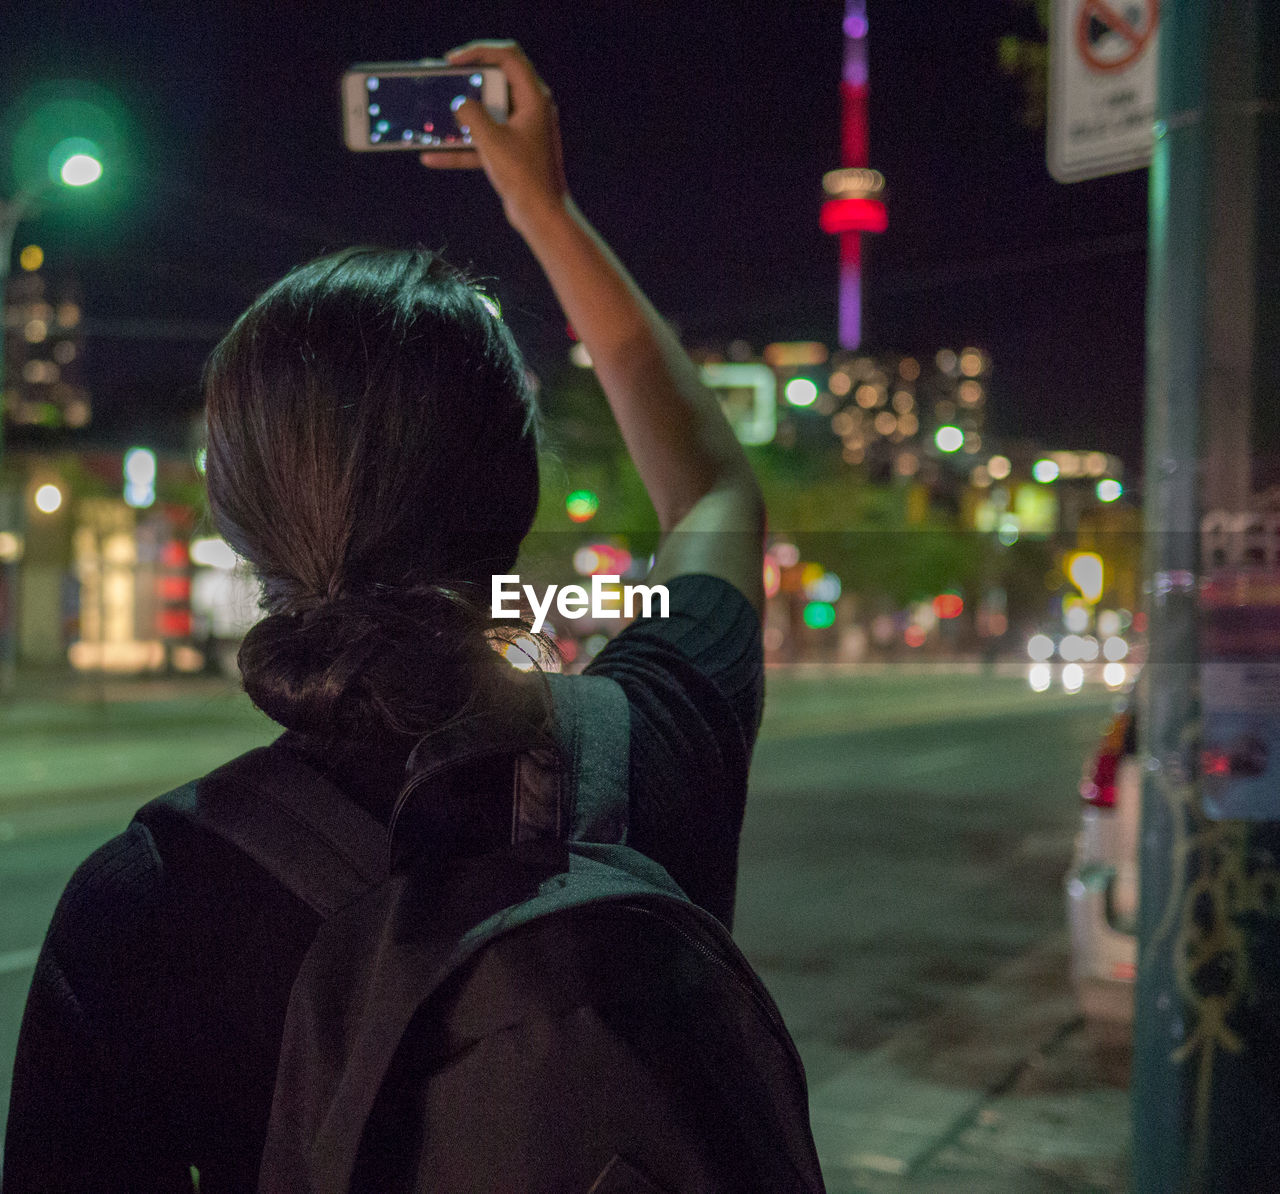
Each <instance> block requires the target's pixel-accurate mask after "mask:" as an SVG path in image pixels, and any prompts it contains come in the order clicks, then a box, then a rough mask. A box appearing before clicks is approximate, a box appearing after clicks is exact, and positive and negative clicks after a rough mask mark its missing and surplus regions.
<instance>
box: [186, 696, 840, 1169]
mask: <svg viewBox="0 0 1280 1194" xmlns="http://www.w3.org/2000/svg"><path fill="white" fill-rule="evenodd" d="M548 680H549V682H550V685H551V689H552V696H553V702H554V708H555V731H554V733H555V739H556V747H557V748H558V749H557V750H555V751H551V750H547V749H543V750H541V751H539V750H532V751H527V752H526V753H524V754H521V755H520V756H519V758H518V760H517V763H516V768H515V775H516V780H515V791H514V794H513V812H512V840H511V844H510V845H509V846H508V847H505V848H503V849H501V850H496V851H494V852H492V853H489V854H485V855H482V856H475V857H462V858H457V857H441V856H439V855H430V854H424V855H419V856H415V857H414V858H412V859H410V860H408V861H403V862H398V863H397V864H396V865H392V864H391V857H392V855H391V849H390V843H391V841H393V840H394V829H395V822H394V818H393V824H392V833H391V834H390V835H389V834H388V830H387V829H386V828H385V827H384V826H382V825H381V824H379V823H378V822H377V821H376V820H375V819H374V818H373V817H372V816H370V815H369V814H368V813H366V812H365V811H364V810H363V809H362V808H361V807H360V806H358V805H357V804H355V803H354V802H353V801H351V800H349V799H348V798H347V797H345V796H344V795H343V794H342V793H341V792H339V791H338V790H337V789H336V788H335V787H333V786H332V785H330V784H329V783H328V782H327V781H326V780H325V779H324V778H323V777H321V776H320V775H319V774H317V773H316V772H314V771H312V770H311V769H310V768H308V767H307V766H306V765H305V764H304V763H303V762H302V761H301V760H297V759H294V758H293V757H292V756H291V755H289V754H288V752H285V751H279V750H275V751H273V750H271V749H270V748H263V749H261V750H259V751H253V752H250V754H249V755H246V756H242V757H241V758H240V759H237V760H235V761H233V762H232V763H230V764H227V765H226V766H225V767H223V768H220V769H219V770H218V771H215V772H213V773H211V774H210V775H209V776H206V777H205V779H204V780H202V781H200V783H199V784H198V785H197V787H196V792H195V800H194V802H192V803H190V804H189V805H188V806H187V808H186V809H185V810H184V815H186V816H187V817H188V818H189V819H192V820H194V821H196V822H197V823H199V824H202V825H204V826H205V827H206V828H209V829H212V830H213V831H214V832H216V833H218V834H219V835H220V836H222V837H224V838H226V839H227V840H229V841H231V842H232V843H233V844H235V845H236V846H238V847H239V848H240V849H242V850H244V851H245V852H246V853H247V854H249V855H250V857H252V858H253V859H254V860H255V861H256V862H258V863H259V865H261V866H263V867H264V868H265V869H266V870H267V871H268V872H269V873H270V874H272V875H273V876H274V877H275V878H276V879H277V880H278V881H279V882H281V883H282V884H283V885H284V886H285V887H286V888H288V889H289V890H290V891H291V892H293V893H294V894H295V895H296V896H298V897H299V898H300V899H302V900H303V901H304V902H305V903H306V904H308V905H309V906H310V907H311V908H313V909H314V910H315V911H317V912H318V913H319V914H320V915H321V917H322V923H321V926H320V929H319V931H318V933H317V936H316V938H315V940H314V942H313V943H312V945H311V946H310V948H309V950H308V952H307V954H306V956H305V957H304V959H303V963H302V967H301V969H300V971H299V973H298V975H297V978H296V979H295V981H294V985H293V988H292V992H291V995H290V1000H289V1007H288V1013H287V1017H286V1022H285V1031H284V1039H283V1042H282V1046H281V1053H280V1060H279V1063H278V1068H277V1074H276V1085H275V1092H274V1100H273V1104H272V1108H271V1119H270V1124H269V1127H268V1134H267V1143H266V1148H265V1151H264V1154H263V1158H262V1166H261V1171H260V1177H259V1190H260V1192H261V1194H285V1192H288V1194H348V1192H361V1194H363V1192H374V1191H376V1192H377V1194H392V1192H396V1194H401V1192H403V1194H425V1192H426V1191H432V1192H438V1194H455V1192H463V1191H475V1192H476V1194H497V1192H503V1194H505V1192H508V1191H510V1192H517V1191H519V1192H522V1194H524V1192H528V1194H579V1192H581V1194H686V1192H688V1194H719V1192H724V1194H730V1192H732V1194H744V1192H747V1191H762V1192H763V1191H768V1192H770V1194H781V1192H784V1191H821V1190H822V1189H823V1184H822V1177H821V1174H820V1171H819V1168H818V1160H817V1155H816V1152H815V1150H814V1145H813V1138H812V1135H811V1132H810V1128H809V1114H808V1097H807V1091H806V1086H805V1076H804V1069H803V1066H802V1064H801V1061H800V1057H799V1055H798V1053H797V1052H796V1049H795V1046H794V1044H793V1043H792V1040H791V1038H790V1036H789V1035H788V1033H787V1030H786V1028H785V1026H784V1025H783V1023H782V1019H781V1017H780V1015H779V1014H778V1010H777V1008H776V1006H775V1005H774V1002H773V1000H772V999H771V998H770V996H769V994H768V992H767V991H766V990H765V988H764V986H763V984H762V983H761V982H760V980H759V978H758V977H757V976H756V975H755V973H754V972H753V970H752V969H751V966H750V965H749V963H748V962H747V961H746V959H745V958H744V957H743V956H742V954H741V953H740V952H739V950H738V949H737V947H736V946H735V945H734V943H733V941H732V939H731V938H730V936H729V934H728V932H727V931H726V930H725V929H724V927H723V926H722V925H721V924H720V922H719V921H718V920H716V919H715V917H713V916H712V915H711V914H710V913H708V912H706V911H704V910H703V909H701V908H699V907H697V906H696V905H694V904H693V903H691V902H690V901H689V900H688V898H687V897H686V896H685V895H684V894H683V892H681V890H680V888H679V887H678V886H677V885H676V884H675V882H674V881H673V880H672V879H671V878H670V876H669V875H668V874H667V873H666V871H665V870H664V869H663V868H662V867H661V866H659V865H658V864H657V863H656V862H654V861H652V860H651V859H649V858H647V857H645V856H643V855H641V854H640V853H638V852H637V851H635V850H633V849H631V848H630V847H628V846H627V845H626V844H625V839H626V827H627V808H628V805H627V767H628V762H627V760H628V734H629V710H628V707H627V704H626V698H625V696H624V695H623V693H622V690H621V688H619V686H618V685H617V684H616V683H614V682H613V681H611V680H607V679H604V678H602V677H574V678H572V679H571V680H570V679H566V678H564V677H560V676H550V677H548ZM491 730H492V727H490V728H489V729H488V730H486V728H485V727H484V726H483V724H473V723H463V724H462V725H460V726H454V727H450V728H449V729H448V730H446V731H444V732H442V733H441V734H437V735H433V736H430V737H428V738H427V739H424V740H423V742H422V743H421V744H420V745H419V747H418V749H417V750H416V751H415V757H414V758H413V759H411V767H412V768H413V773H414V775H415V776H416V779H415V783H418V782H421V783H422V784H424V785H427V788H428V793H429V785H430V782H431V780H432V779H433V778H436V777H438V776H440V775H442V774H443V773H444V772H446V771H448V770H449V769H451V768H455V767H458V766H460V765H463V764H465V763H466V762H467V761H469V760H474V759H476V758H478V757H481V756H482V755H483V754H485V753H492V752H494V751H495V750H498V749H501V750H502V751H503V752H504V753H511V751H512V745H511V743H510V742H509V741H508V742H505V743H503V742H501V741H499V742H495V741H494V740H493V738H492V734H491Z"/></svg>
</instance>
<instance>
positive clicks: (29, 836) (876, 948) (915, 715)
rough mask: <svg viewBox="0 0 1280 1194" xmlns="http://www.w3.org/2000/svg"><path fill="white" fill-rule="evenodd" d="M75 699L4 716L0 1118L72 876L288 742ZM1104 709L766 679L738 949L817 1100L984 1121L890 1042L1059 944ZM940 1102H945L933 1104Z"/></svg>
mask: <svg viewBox="0 0 1280 1194" xmlns="http://www.w3.org/2000/svg"><path fill="white" fill-rule="evenodd" d="M138 691H139V690H137V689H129V688H128V687H126V688H124V689H122V690H121V693H122V694H123V695H131V696H134V697H136V696H137V694H138ZM80 695H81V698H82V699H79V700H75V701H65V700H64V701H54V700H46V701H39V700H33V701H27V702H21V703H19V704H16V705H13V706H10V707H8V708H6V709H3V710H0V749H3V751H4V758H5V764H4V770H3V774H2V775H0V906H3V907H4V908H5V909H6V915H5V917H4V918H3V920H2V921H0V1075H3V1077H2V1078H0V1082H3V1085H2V1086H0V1111H3V1112H6V1113H7V1103H8V1075H9V1073H10V1070H11V1067H12V1057H13V1049H14V1045H15V1041H16V1036H17V1028H18V1020H19V1017H20V1015H21V1006H22V1000H23V998H24V995H25V990H26V986H27V984H28V983H29V981H30V974H31V966H32V964H33V962H34V957H35V950H36V948H37V947H38V945H39V942H40V940H41V937H42V935H43V932H44V928H45V926H46V925H47V923H48V920H49V917H50V915H51V913H52V910H53V907H54V904H55V903H56V900H57V896H58V893H59V891H60V889H61V887H62V885H63V884H64V883H65V882H66V880H67V878H68V877H69V875H70V873H71V871H72V870H73V869H74V867H75V865H76V864H77V862H78V861H79V860H80V859H82V858H83V857H84V856H85V855H86V854H88V853H89V852H90V851H91V850H92V849H93V848H94V847H95V846H96V845H97V844H98V843H99V842H100V841H102V840H104V839H105V838H106V837H107V836H109V835H110V834H111V833H113V832H115V831H117V830H118V829H119V828H121V827H122V826H123V825H124V824H125V822H126V821H127V820H128V816H129V814H130V811H131V810H132V809H133V808H134V807H136V806H137V804H139V803H140V802H141V801H143V800H145V799H147V798H148V797H149V796H151V795H154V794H156V793H158V792H160V791H163V790H165V789H166V788H168V787H172V786H175V785H176V784H178V783H181V782H183V781H185V780H186V779H188V778H190V777H192V776H193V775H197V774H200V773H201V772H202V771H204V770H207V769H208V768H210V767H212V766H214V765H216V764H217V763H218V762H220V761H222V760H224V759H226V758H228V757H230V756H231V755H233V754H235V753H238V752H239V751H242V750H246V749H249V748H250V747H252V746H254V745H257V744H259V743H261V742H263V741H266V740H268V739H269V738H270V737H271V735H272V733H273V729H272V727H271V725H270V723H268V722H266V720H265V719H263V718H261V717H260V715H258V714H257V713H256V712H255V711H254V710H252V708H250V707H249V706H248V704H247V701H246V700H245V699H244V698H243V696H239V695H237V694H233V693H230V692H227V691H225V690H223V689H220V688H212V687H210V688H201V689H200V690H198V691H197V692H195V693H194V694H188V695H186V696H182V697H175V696H174V695H173V694H172V693H166V692H158V693H154V694H152V699H149V700H139V699H132V700H126V701H111V700H108V701H106V702H105V703H100V704H99V703H95V702H94V701H92V700H85V699H83V695H84V694H80ZM107 695H108V696H111V695H113V694H110V693H108V694H107ZM116 695H120V694H116ZM1111 700H1112V698H1111V697H1110V696H1109V695H1108V694H1106V693H1105V692H1103V691H1102V690H1089V689H1086V691H1085V692H1083V693H1080V694H1076V695H1067V694H1063V693H1060V692H1050V693H1045V694H1034V693H1032V692H1031V691H1030V690H1029V689H1028V687H1027V685H1026V683H1025V681H1024V680H1022V679H1020V678H1019V677H1016V676H991V675H986V674H983V673H979V672H976V671H974V672H970V673H957V672H932V673H931V672H927V671H921V672H914V673H912V672H908V671H905V670H904V669H902V668H894V667H886V668H883V669H875V668H860V669H853V670H846V671H833V670H824V669H813V670H805V669H796V670H787V671H784V670H778V671H771V672H770V675H769V695H768V700H767V712H766V716H765V723H764V727H763V730H762V735H761V740H760V743H759V745H758V747H757V752H756V758H755V762H754V765H753V770H752V783H751V798H750V802H749V806H748V814H747V822H746V826H745V830H744V836H743V846H742V866H741V877H740V882H739V895H738V912H737V923H736V926H735V936H736V937H737V939H738V941H739V943H740V945H741V946H742V948H743V949H744V951H745V952H746V953H747V955H748V956H749V957H750V958H751V959H752V961H753V962H754V963H755V964H756V966H757V967H758V968H759V970H760V972H761V974H762V976H763V977H764V979H765V981H766V983H767V984H768V986H769V988H770V989H771V990H772V991H773V993H774V995H775V997H776V999H777V1000H778V1003H779V1005H780V1007H781V1009H782V1011H783V1014H784V1016H785V1017H786V1019H787V1022H788V1024H789V1026H790V1028H791V1030H792V1032H793V1034H794V1036H795V1038H796V1040H797V1044H798V1045H799V1048H800V1051H801V1054H802V1056H803V1058H804V1061H805V1065H806V1069H807V1072H808V1076H809V1080H810V1087H811V1090H812V1091H814V1092H815V1098H819V1096H821V1098H829V1099H834V1100H836V1101H837V1102H838V1101H839V1099H844V1100H845V1102H846V1103H847V1102H848V1100H849V1098H850V1097H852V1096H850V1095H849V1094H848V1091H849V1090H853V1089H854V1088H857V1089H858V1090H862V1089H863V1088H868V1084H870V1085H871V1087H874V1089H875V1090H877V1091H879V1090H881V1089H882V1088H883V1087H884V1083H885V1082H886V1081H889V1080H892V1081H897V1082H904V1081H909V1082H910V1083H914V1084H915V1085H913V1086H912V1087H911V1091H913V1092H915V1093H914V1094H913V1095H912V1097H917V1096H918V1095H919V1092H918V1091H917V1090H916V1087H917V1086H918V1085H919V1082H920V1081H921V1080H923V1078H928V1079H929V1081H931V1082H933V1083H934V1086H930V1087H929V1097H930V1098H931V1099H933V1100H934V1103H936V1104H937V1111H936V1117H937V1118H938V1123H939V1124H942V1123H943V1121H945V1122H946V1124H948V1125H950V1126H949V1127H946V1128H945V1130H944V1128H943V1127H938V1128H937V1131H938V1132H939V1133H942V1134H943V1135H945V1134H946V1132H951V1133H952V1135H954V1134H955V1133H954V1131H953V1128H954V1127H955V1125H956V1124H957V1123H960V1122H961V1121H963V1120H964V1119H965V1117H966V1116H968V1117H969V1118H972V1115H971V1113H970V1111H969V1110H967V1108H969V1107H970V1105H971V1104H972V1102H973V1091H972V1090H970V1089H969V1088H968V1087H967V1086H966V1085H965V1083H964V1082H955V1081H952V1080H951V1079H950V1078H945V1080H944V1079H939V1078H938V1075H937V1074H936V1073H933V1072H932V1071H931V1070H930V1065H931V1064H932V1065H933V1070H936V1069H937V1058H934V1059H933V1061H932V1062H930V1060H929V1059H927V1058H916V1059H915V1061H911V1060H910V1059H908V1062H907V1063H903V1062H902V1059H901V1057H900V1056H899V1057H898V1059H897V1060H896V1061H894V1062H893V1066H894V1067H895V1068H894V1069H893V1075H891V1078H888V1079H887V1078H886V1077H885V1075H884V1074H882V1073H881V1072H880V1070H879V1069H877V1068H876V1067H883V1066H885V1065H888V1064H889V1063H888V1062H887V1061H886V1060H885V1059H886V1058H887V1057H889V1054H888V1053H886V1050H888V1049H892V1048H893V1047H895V1042H897V1043H898V1046H899V1053H900V1052H901V1049H900V1046H901V1043H902V1042H903V1041H910V1040H914V1041H917V1042H926V1041H929V1040H931V1039H933V1038H934V1037H936V1035H937V1033H938V1031H939V1029H938V1025H939V1023H940V1022H942V1021H945V1020H946V1017H947V1016H948V1015H949V1014H952V1015H954V1014H955V1012H956V1009H960V1008H965V1007H972V1006H975V1003H974V1001H975V999H978V998H979V997H980V998H981V999H985V1000H986V1001H987V1004H988V1005H989V1006H996V1004H998V1001H999V998H1000V996H999V991H1000V990H1001V984H1002V983H1004V984H1005V985H1006V986H1008V983H1009V981H1010V980H1009V979H1008V977H1007V976H1008V975H1009V974H1010V973H1012V972H1013V969H1016V968H1017V967H1018V966H1019V965H1023V963H1022V962H1021V961H1020V960H1021V959H1026V958H1028V957H1034V956H1036V955H1035V951H1036V950H1037V949H1038V948H1040V947H1042V946H1043V945H1044V943H1045V942H1053V941H1055V940H1058V939H1059V938H1060V936H1061V929H1062V922H1063V913H1062V895H1061V880H1062V875H1063V873H1064V871H1065V870H1066V867H1067V863H1068V858H1069V854H1070V847H1071V840H1072V836H1073V834H1074V832H1075V828H1076V825H1077V821H1078V815H1079V814H1078V798H1077V796H1076V794H1075V787H1076V783H1077V781H1078V778H1079V774H1080V766H1081V760H1082V758H1083V756H1084V754H1085V752H1086V751H1087V750H1088V749H1089V748H1090V747H1091V746H1092V745H1093V744H1094V742H1095V741H1096V738H1097V736H1098V734H1099V731H1100V729H1101V726H1102V725H1103V724H1104V722H1105V719H1106V716H1107V710H1108V708H1109V706H1110V702H1111ZM1051 965H1052V967H1053V968H1055V969H1057V970H1060V969H1061V959H1060V958H1055V960H1054V961H1053V962H1052V964H1051ZM1011 968H1013V969H1011ZM1056 981H1057V984H1058V987H1059V988H1060V987H1061V986H1062V984H1061V981H1060V975H1059V976H1057V978H1056ZM1055 989H1057V988H1055ZM992 1000H995V1001H996V1004H992V1003H991V1001H992ZM1001 1006H1002V1005H1001ZM1046 1027H1051V1025H1049V1026H1040V1027H1039V1028H1038V1030H1040V1031H1043V1030H1045V1028H1046ZM953 1043H954V1042H953ZM921 1047H923V1046H921ZM981 1048H982V1051H983V1056H984V1058H985V1059H986V1061H985V1062H984V1064H985V1065H986V1066H987V1069H988V1070H990V1067H991V1066H993V1065H994V1066H996V1067H997V1069H998V1067H999V1065H1001V1064H1005V1060H1002V1057H1003V1055H1002V1054H1000V1050H999V1049H993V1047H992V1046H991V1044H990V1042H987V1043H986V1044H983V1045H982V1047H981ZM1010 1048H1013V1046H1010ZM1011 1056H1012V1055H1011ZM904 1064H905V1069H904ZM978 1069H979V1070H982V1066H979V1067H978ZM983 1072H986V1071H983ZM991 1073H993V1074H994V1073H996V1071H995V1070H991ZM904 1074H906V1075H907V1076H906V1077H904V1076H903V1075H904ZM930 1074H932V1077H930ZM922 1076H923V1078H922ZM986 1082H987V1079H985V1078H980V1077H974V1078H972V1081H971V1082H970V1085H975V1084H976V1085H981V1084H983V1083H986ZM935 1087H937V1088H938V1089H943V1088H945V1091H944V1094H945V1095H946V1097H942V1098H941V1101H940V1102H939V1101H938V1098H937V1097H935V1095H936V1091H935ZM841 1091H843V1092H844V1093H843V1094H841V1093H840V1092H841ZM823 1092H826V1093H823ZM858 1097H861V1096H860V1095H859V1096H858ZM966 1099H967V1100H968V1101H966ZM834 1105H835V1104H834V1103H833V1106H834ZM957 1108H958V1109H959V1110H957ZM815 1114H816V1112H815ZM833 1114H834V1113H833ZM839 1114H840V1115H843V1116H844V1117H845V1118H844V1119H843V1120H842V1121H841V1122H844V1123H848V1122H853V1121H852V1120H850V1119H849V1115H851V1114H853V1113H851V1112H849V1113H846V1112H845V1111H841V1112H840V1113H839ZM857 1114H858V1115H862V1114H863V1112H861V1111H859V1112H857ZM948 1117H949V1118H948ZM837 1118H838V1117H837ZM2 1122H3V1120H2V1119H0V1123H2ZM833 1122H835V1121H834V1120H833ZM857 1122H858V1123H859V1124H861V1123H862V1122H863V1121H862V1120H861V1119H859V1120H858V1121H857ZM872 1128H874V1125H872ZM872 1128H868V1131H871V1130H872ZM833 1130H834V1129H833ZM933 1130H934V1128H932V1127H930V1128H929V1131H933ZM817 1131H818V1128H817V1123H816V1121H815V1133H817ZM921 1131H924V1129H921ZM872 1135H874V1131H872ZM940 1138H941V1137H940ZM895 1140H896V1138H895ZM821 1143H822V1141H821V1140H820V1144H821ZM824 1147H825V1146H824ZM922 1147H925V1146H923V1145H922V1144H921V1143H920V1140H913V1141H912V1142H910V1148H914V1149H916V1153H917V1154H919V1152H920V1149H921V1148H922ZM928 1148H933V1146H932V1145H929V1146H928ZM878 1149H879V1151H877V1152H875V1153H874V1163H872V1168H874V1167H875V1165H877V1164H880V1165H883V1167H884V1169H885V1170H886V1171H887V1172H895V1170H894V1166H895V1165H896V1166H898V1170H897V1171H898V1172H905V1171H907V1170H908V1169H911V1167H912V1166H913V1165H915V1164H916V1163H915V1162H913V1161H911V1160H910V1159H909V1157H908V1152H909V1149H908V1145H907V1144H906V1143H902V1142H901V1141H897V1142H896V1143H895V1141H894V1140H891V1141H889V1143H885V1144H882V1145H880V1146H878ZM895 1149H896V1150H897V1152H896V1153H895V1151H894V1150H895ZM926 1151H927V1150H926ZM934 1151H936V1150H934ZM864 1153H865V1150H864ZM898 1153H901V1154H902V1157H903V1158H907V1159H901V1158H899V1159H895V1157H897V1154H898ZM871 1155H872V1154H869V1153H865V1155H864V1154H859V1156H860V1157H861V1158H862V1159H859V1160H857V1161H856V1164H857V1165H863V1164H864V1163H865V1156H871ZM930 1155H932V1153H931V1154H930ZM886 1156H887V1158H888V1159H887V1160H886V1159H885V1157H886ZM917 1159H918V1158H917ZM849 1163H850V1164H851V1165H853V1164H854V1163H855V1162H853V1161H851V1162H849ZM912 1171H914V1170H912ZM851 1172H852V1170H851ZM831 1188H832V1190H833V1191H835V1190H837V1189H842V1188H848V1189H855V1188H856V1189H859V1190H862V1189H871V1188H872V1187H871V1186H867V1185H856V1186H854V1185H850V1186H847V1187H841V1186H840V1185H839V1183H838V1182H837V1181H835V1180H833V1181H832V1182H831ZM940 1188H947V1187H945V1186H944V1187H940ZM957 1188H958V1187H957ZM990 1188H992V1189H994V1188H995V1187H994V1186H993V1187H990ZM1014 1188H1017V1187H1016V1186H1015V1187H1014ZM1025 1188H1026V1189H1032V1188H1038V1187H1032V1186H1026V1187H1025ZM1052 1188H1055V1189H1059V1188H1060V1189H1071V1188H1074V1187H1072V1186H1070V1185H1066V1186H1054V1187H1052ZM1081 1188H1084V1187H1081ZM1089 1188H1094V1187H1089Z"/></svg>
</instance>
